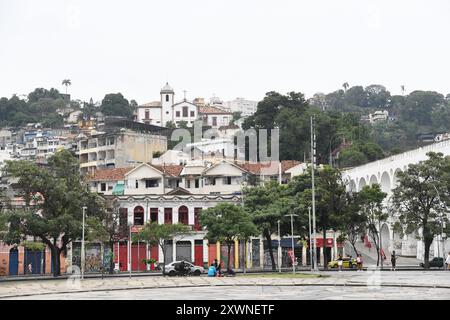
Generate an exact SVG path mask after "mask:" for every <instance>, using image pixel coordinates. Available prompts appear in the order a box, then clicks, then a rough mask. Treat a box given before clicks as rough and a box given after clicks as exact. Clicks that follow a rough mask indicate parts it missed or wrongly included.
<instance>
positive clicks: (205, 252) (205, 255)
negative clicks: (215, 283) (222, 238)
mask: <svg viewBox="0 0 450 320" xmlns="http://www.w3.org/2000/svg"><path fill="white" fill-rule="evenodd" d="M205 262H206V266H207V267H209V251H208V240H207V239H203V263H205Z"/></svg>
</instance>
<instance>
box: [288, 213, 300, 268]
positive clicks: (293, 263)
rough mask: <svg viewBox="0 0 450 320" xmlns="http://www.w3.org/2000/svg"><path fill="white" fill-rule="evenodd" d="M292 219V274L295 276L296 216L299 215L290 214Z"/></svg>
mask: <svg viewBox="0 0 450 320" xmlns="http://www.w3.org/2000/svg"><path fill="white" fill-rule="evenodd" d="M288 216H290V217H291V246H292V273H293V274H295V250H294V220H293V217H294V216H298V215H297V214H293V213H291V214H288Z"/></svg>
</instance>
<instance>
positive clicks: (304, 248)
mask: <svg viewBox="0 0 450 320" xmlns="http://www.w3.org/2000/svg"><path fill="white" fill-rule="evenodd" d="M307 254H308V250H306V247H305V246H303V247H302V265H303V266H306V264H307V263H306V257H307Z"/></svg>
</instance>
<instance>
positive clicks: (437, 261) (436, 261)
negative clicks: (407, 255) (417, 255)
mask: <svg viewBox="0 0 450 320" xmlns="http://www.w3.org/2000/svg"><path fill="white" fill-rule="evenodd" d="M428 263H429V264H430V268H442V267H443V266H444V258H438V257H435V258H433V260H430V261H429V262H428ZM420 266H421V267H422V268H425V263H423V262H422V263H421V264H420Z"/></svg>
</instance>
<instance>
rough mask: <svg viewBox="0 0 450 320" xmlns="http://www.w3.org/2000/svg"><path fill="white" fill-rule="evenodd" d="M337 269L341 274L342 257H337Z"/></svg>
mask: <svg viewBox="0 0 450 320" xmlns="http://www.w3.org/2000/svg"><path fill="white" fill-rule="evenodd" d="M338 267H339V272H342V256H341V255H339V258H338Z"/></svg>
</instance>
